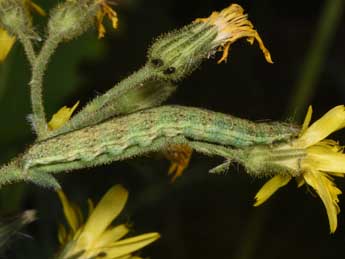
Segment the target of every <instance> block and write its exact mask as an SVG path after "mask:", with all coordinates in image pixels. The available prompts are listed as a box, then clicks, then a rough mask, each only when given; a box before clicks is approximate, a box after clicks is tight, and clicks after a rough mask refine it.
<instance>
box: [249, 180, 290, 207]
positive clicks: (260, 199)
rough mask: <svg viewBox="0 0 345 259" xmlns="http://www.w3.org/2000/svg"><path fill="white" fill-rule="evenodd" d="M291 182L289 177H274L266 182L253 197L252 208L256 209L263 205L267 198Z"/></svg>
mask: <svg viewBox="0 0 345 259" xmlns="http://www.w3.org/2000/svg"><path fill="white" fill-rule="evenodd" d="M290 180H291V176H287V175H276V176H274V177H272V178H271V179H270V180H268V181H267V182H266V183H265V184H264V185H263V186H262V187H261V189H260V190H259V192H258V193H257V194H256V195H255V198H254V199H255V203H254V206H255V207H257V206H259V205H261V204H262V203H264V202H265V201H266V200H267V199H268V198H269V197H271V196H272V194H273V193H275V192H276V191H277V190H278V189H279V188H281V187H283V186H285V185H287V184H288V182H289V181H290Z"/></svg>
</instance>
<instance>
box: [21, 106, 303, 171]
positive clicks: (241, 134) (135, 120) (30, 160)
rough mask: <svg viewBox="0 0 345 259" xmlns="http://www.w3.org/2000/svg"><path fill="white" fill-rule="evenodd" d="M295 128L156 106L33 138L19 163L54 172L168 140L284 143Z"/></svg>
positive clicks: (123, 155) (143, 150)
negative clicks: (75, 128) (68, 130)
mask: <svg viewBox="0 0 345 259" xmlns="http://www.w3.org/2000/svg"><path fill="white" fill-rule="evenodd" d="M298 132H299V128H298V127H296V126H294V125H290V124H287V123H279V122H269V123H267V122H266V123H264V122H261V123H254V122H251V121H248V120H245V119H240V118H236V117H234V116H231V115H225V114H222V113H218V112H213V111H208V110H204V109H199V108H192V107H184V106H160V107H157V108H151V109H147V110H142V111H139V112H136V113H132V114H129V115H126V116H123V117H115V118H111V119H109V120H107V121H105V122H103V123H101V124H97V125H95V126H90V127H86V128H83V129H79V130H76V131H72V132H69V133H65V134H62V135H58V136H56V137H52V138H49V139H46V140H43V141H40V142H37V143H35V144H34V145H33V146H31V147H30V148H29V149H28V150H27V151H26V152H25V153H24V154H23V155H22V157H21V166H22V167H23V169H24V171H33V172H50V173H53V172H59V171H68V170H72V169H77V168H85V167H90V166H95V165H98V164H105V163H110V162H112V161H116V160H121V159H126V158H130V157H133V156H137V155H140V154H142V153H146V152H150V151H156V150H159V149H162V148H164V146H166V145H167V144H169V143H171V142H173V143H183V142H186V141H188V140H191V141H202V142H205V143H214V144H220V145H223V146H231V147H234V148H244V147H248V146H252V145H270V144H275V143H277V142H286V141H288V140H290V139H291V138H293V137H295V136H297V134H298Z"/></svg>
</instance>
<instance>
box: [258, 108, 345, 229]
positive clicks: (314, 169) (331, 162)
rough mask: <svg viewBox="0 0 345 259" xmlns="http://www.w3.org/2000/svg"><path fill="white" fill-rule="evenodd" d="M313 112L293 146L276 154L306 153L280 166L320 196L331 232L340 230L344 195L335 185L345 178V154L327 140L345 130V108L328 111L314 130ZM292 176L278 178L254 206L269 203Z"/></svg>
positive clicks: (278, 176)
mask: <svg viewBox="0 0 345 259" xmlns="http://www.w3.org/2000/svg"><path fill="white" fill-rule="evenodd" d="M311 115H312V108H311V107H309V109H308V112H307V115H306V118H305V121H304V123H303V126H302V130H301V132H300V135H299V137H298V138H297V139H295V140H294V141H292V142H291V143H290V144H286V145H283V146H281V147H279V148H276V150H275V151H276V152H278V153H279V152H281V151H286V150H292V151H293V150H299V152H300V151H301V150H303V153H304V155H302V156H299V157H293V158H291V159H285V160H281V161H280V162H278V163H279V164H280V165H281V166H285V167H286V168H289V170H292V171H293V172H296V173H295V175H296V176H295V178H296V180H297V182H298V186H302V185H303V184H307V185H309V186H311V187H312V188H313V189H314V190H315V191H316V193H317V194H318V195H319V196H320V198H321V200H322V202H323V204H324V206H325V208H326V211H327V215H328V220H329V226H330V232H331V233H333V232H334V231H335V230H336V228H337V214H338V213H339V212H340V209H339V206H338V202H339V199H338V195H339V194H341V191H340V190H339V189H338V188H337V187H336V185H335V184H334V182H333V176H337V177H344V174H345V154H344V153H343V148H342V147H341V146H339V144H338V143H337V142H336V141H334V140H330V139H325V138H326V137H327V136H328V135H330V134H331V133H333V132H335V131H337V130H339V129H342V128H344V127H345V107H344V106H343V105H339V106H336V107H334V108H333V109H331V110H330V111H328V112H327V113H326V114H325V115H324V116H323V117H322V118H320V119H319V120H317V121H316V122H314V123H313V124H312V125H311V126H310V127H308V126H309V124H310V121H311ZM292 177H293V176H291V175H287V174H286V175H276V176H274V177H273V178H272V179H270V180H269V181H268V182H267V183H266V184H265V185H264V186H263V187H262V188H261V190H260V191H259V192H258V193H257V194H256V196H255V199H256V202H255V204H254V206H259V205H260V204H262V203H263V202H265V201H266V200H267V199H268V198H269V197H270V196H271V195H272V194H273V193H274V192H275V191H277V190H278V189H279V188H280V187H282V186H284V185H286V184H287V183H288V182H289V181H290V180H291V178H292Z"/></svg>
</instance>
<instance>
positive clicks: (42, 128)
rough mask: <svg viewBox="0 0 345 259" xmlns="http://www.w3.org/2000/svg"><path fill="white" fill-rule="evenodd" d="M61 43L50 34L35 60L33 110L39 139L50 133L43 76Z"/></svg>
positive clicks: (32, 87)
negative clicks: (44, 98)
mask: <svg viewBox="0 0 345 259" xmlns="http://www.w3.org/2000/svg"><path fill="white" fill-rule="evenodd" d="M58 45H59V39H58V38H56V37H55V36H54V35H50V36H49V37H48V38H47V40H46V41H45V43H44V45H43V47H42V49H41V51H40V53H39V55H38V56H37V58H36V60H35V61H34V62H33V67H32V78H31V81H30V87H31V105H32V112H33V118H32V119H33V125H34V128H35V131H36V133H37V137H38V139H43V138H44V137H45V136H46V135H47V134H48V127H47V122H46V116H45V111H44V105H43V77H44V73H45V71H46V69H47V64H48V62H49V59H50V57H51V55H52V54H53V53H54V51H55V49H56V48H57V46H58Z"/></svg>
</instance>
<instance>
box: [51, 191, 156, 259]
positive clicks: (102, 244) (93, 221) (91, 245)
mask: <svg viewBox="0 0 345 259" xmlns="http://www.w3.org/2000/svg"><path fill="white" fill-rule="evenodd" d="M58 195H59V198H60V201H61V203H62V206H63V210H64V213H65V216H66V219H67V222H68V225H69V228H70V231H67V230H66V228H65V227H64V226H62V225H61V226H60V228H59V241H60V243H61V244H62V245H63V246H64V248H63V250H62V252H61V253H60V256H59V258H61V259H67V258H75V259H87V258H104V259H115V258H119V259H120V258H128V259H130V258H132V259H134V258H138V257H135V256H132V253H133V252H135V251H137V250H139V249H141V248H142V247H144V246H147V245H148V244H150V243H152V242H153V241H155V240H157V239H158V238H159V234H158V233H156V232H152V233H146V234H142V235H139V236H135V237H130V238H125V239H122V238H123V237H124V236H125V235H127V233H128V232H129V229H128V227H127V226H126V225H125V224H122V225H118V226H115V227H113V226H111V222H112V221H113V220H114V219H115V218H116V217H117V216H118V215H119V214H120V212H121V211H122V209H123V207H124V206H125V203H126V201H127V197H128V192H127V190H126V189H124V188H123V187H122V186H120V185H115V186H113V187H112V188H110V190H108V192H107V193H106V194H105V195H104V196H103V198H102V199H101V201H100V202H99V203H98V205H97V206H96V207H95V208H94V206H93V203H92V202H91V201H89V216H88V218H87V219H86V220H84V218H83V215H82V213H81V210H80V208H79V207H78V206H76V205H75V204H73V203H71V202H69V201H68V199H67V197H66V196H65V194H64V193H63V192H62V191H58Z"/></svg>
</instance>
